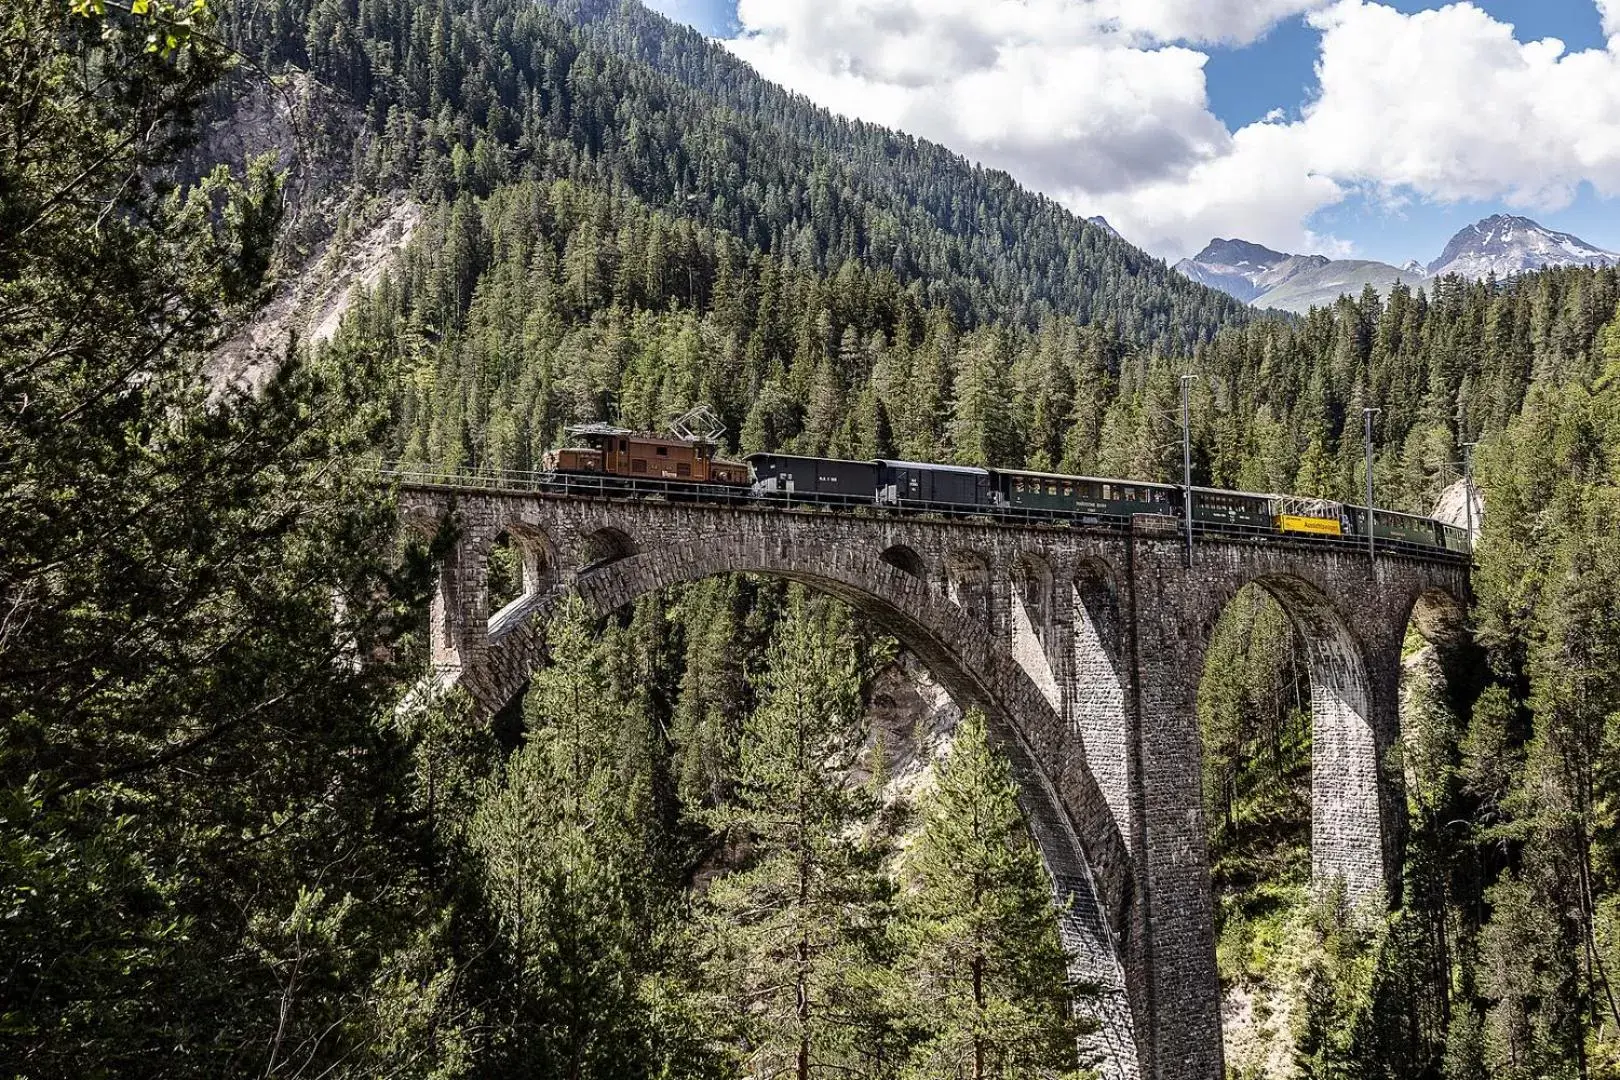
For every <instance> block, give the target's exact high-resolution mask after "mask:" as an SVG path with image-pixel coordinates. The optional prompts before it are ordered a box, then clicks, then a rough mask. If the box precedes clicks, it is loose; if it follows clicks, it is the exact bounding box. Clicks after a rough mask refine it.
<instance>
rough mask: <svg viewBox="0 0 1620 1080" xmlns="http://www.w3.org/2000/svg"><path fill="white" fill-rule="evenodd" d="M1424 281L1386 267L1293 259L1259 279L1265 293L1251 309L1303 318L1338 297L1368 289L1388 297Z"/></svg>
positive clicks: (1360, 262) (1314, 257) (1364, 262)
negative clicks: (1397, 289)
mask: <svg viewBox="0 0 1620 1080" xmlns="http://www.w3.org/2000/svg"><path fill="white" fill-rule="evenodd" d="M1424 280H1425V278H1424V276H1423V275H1422V274H1421V273H1413V272H1412V271H1410V270H1402V269H1399V268H1397V267H1394V266H1390V265H1389V264H1388V263H1381V262H1373V261H1370V260H1367V259H1329V258H1325V257H1323V256H1321V255H1295V256H1294V257H1293V258H1291V259H1289V260H1288V261H1287V262H1285V263H1283V264H1282V265H1281V266H1278V267H1276V268H1275V269H1273V270H1272V272H1271V273H1269V274H1267V275H1266V276H1265V277H1264V278H1263V279H1262V281H1261V284H1262V285H1264V286H1265V291H1264V292H1262V293H1261V294H1260V295H1259V296H1258V297H1256V298H1255V300H1254V306H1255V307H1259V308H1278V309H1280V310H1282V311H1294V312H1298V313H1300V314H1304V313H1305V312H1307V311H1309V310H1311V308H1313V307H1327V306H1328V305H1330V304H1332V303H1333V302H1334V301H1335V300H1337V299H1338V298H1339V297H1341V296H1359V295H1360V294H1361V292H1362V290H1364V289H1365V288H1366V287H1367V286H1369V285H1371V286H1372V287H1373V288H1375V289H1377V290H1378V291H1379V292H1380V293H1383V294H1385V295H1388V294H1389V290H1390V289H1391V288H1392V287H1393V286H1395V285H1397V284H1401V285H1406V286H1409V287H1413V288H1416V287H1418V286H1421V285H1422V284H1423V282H1424Z"/></svg>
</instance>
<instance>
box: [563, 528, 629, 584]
mask: <svg viewBox="0 0 1620 1080" xmlns="http://www.w3.org/2000/svg"><path fill="white" fill-rule="evenodd" d="M640 550H641V548H640V545H638V544H637V543H636V541H635V538H634V537H633V536H631V535H630V534H629V533H628V532H627V531H625V530H624V529H620V528H616V527H614V526H612V525H604V526H602V527H601V528H600V529H596V530H594V531H592V532H588V533H586V534H585V535H584V536H581V537H580V540H579V553H578V560H579V568H580V572H581V573H585V572H587V571H590V570H595V569H598V568H600V567H603V566H607V565H609V564H610V563H615V562H618V561H619V560H621V559H628V558H630V557H631V556H632V555H635V554H637V553H639V552H640Z"/></svg>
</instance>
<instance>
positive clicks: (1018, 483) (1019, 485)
mask: <svg viewBox="0 0 1620 1080" xmlns="http://www.w3.org/2000/svg"><path fill="white" fill-rule="evenodd" d="M1013 490H1014V491H1016V492H1018V493H1019V494H1020V495H1021V494H1023V492H1024V482H1023V480H1014V481H1013Z"/></svg>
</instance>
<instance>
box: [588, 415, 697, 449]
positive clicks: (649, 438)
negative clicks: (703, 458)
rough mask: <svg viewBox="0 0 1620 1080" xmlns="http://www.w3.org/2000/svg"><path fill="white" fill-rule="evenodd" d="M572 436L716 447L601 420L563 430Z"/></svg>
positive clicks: (695, 439)
mask: <svg viewBox="0 0 1620 1080" xmlns="http://www.w3.org/2000/svg"><path fill="white" fill-rule="evenodd" d="M563 430H564V431H566V432H567V433H568V434H570V435H576V436H587V437H589V436H597V437H600V438H604V439H634V440H636V441H637V442H643V443H652V444H653V445H655V446H714V445H716V443H715V441H714V440H713V439H702V438H693V439H688V438H684V437H682V436H680V435H654V434H650V433H648V432H645V431H635V430H632V429H630V428H624V427H618V426H617V425H615V424H606V423H603V422H601V421H599V420H597V421H592V422H591V423H589V424H573V425H571V426H569V427H566V428H563Z"/></svg>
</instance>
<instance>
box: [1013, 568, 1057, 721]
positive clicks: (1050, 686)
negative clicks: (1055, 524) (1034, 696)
mask: <svg viewBox="0 0 1620 1080" xmlns="http://www.w3.org/2000/svg"><path fill="white" fill-rule="evenodd" d="M1010 589H1011V593H1012V595H1011V597H1009V599H1010V601H1011V602H1010V603H1009V605H1008V608H1009V614H1010V615H1011V619H1012V627H1011V630H1012V652H1013V659H1015V660H1017V661H1018V666H1019V667H1021V668H1023V669H1024V671H1025V673H1027V674H1028V675H1029V677H1030V678H1031V679H1032V680H1034V682H1035V685H1036V686H1038V687H1040V688H1041V692H1042V693H1043V694H1045V695H1046V699H1047V701H1049V702H1051V704H1052V707H1053V708H1054V709H1061V708H1062V707H1063V700H1062V696H1061V694H1060V692H1059V690H1058V676H1057V672H1056V671H1055V670H1054V664H1053V657H1052V654H1051V645H1052V644H1053V638H1054V636H1055V635H1054V634H1053V626H1052V620H1053V611H1052V607H1053V605H1052V568H1051V566H1050V565H1049V564H1048V563H1047V562H1046V560H1045V559H1043V558H1041V557H1040V556H1039V555H1030V554H1022V555H1019V556H1018V558H1017V559H1015V560H1013V566H1012V580H1011V582H1010Z"/></svg>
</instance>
